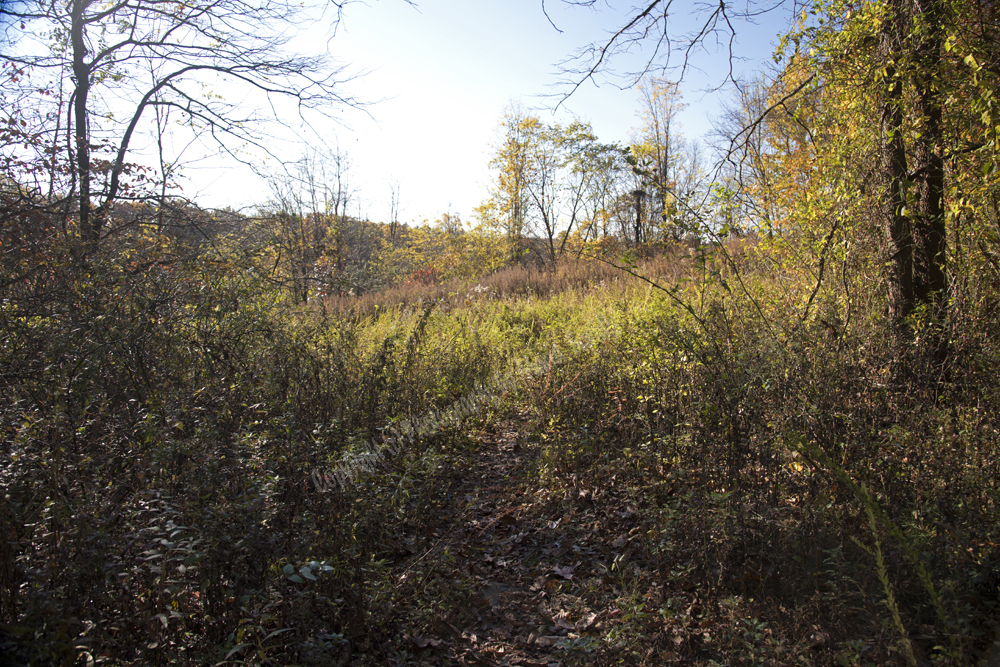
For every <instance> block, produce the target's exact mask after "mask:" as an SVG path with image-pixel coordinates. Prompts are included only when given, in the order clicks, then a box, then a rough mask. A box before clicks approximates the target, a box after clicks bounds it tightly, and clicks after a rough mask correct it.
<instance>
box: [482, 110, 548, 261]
mask: <svg viewBox="0 0 1000 667" xmlns="http://www.w3.org/2000/svg"><path fill="white" fill-rule="evenodd" d="M537 124H538V119H537V118H534V117H531V116H527V115H526V114H525V112H524V110H523V109H522V108H521V107H520V105H516V104H511V105H509V106H508V107H507V108H506V109H504V113H503V119H502V121H501V128H500V129H501V132H502V133H503V136H502V139H501V142H500V144H499V146H498V147H497V149H496V152H495V153H494V155H493V158H492V159H491V160H490V168H491V169H493V171H494V172H495V173H496V175H497V179H496V181H495V183H494V187H493V192H492V193H491V197H490V202H488V203H487V204H484V205H483V206H481V207H480V209H479V211H478V215H479V217H480V219H481V220H483V221H484V222H487V224H490V225H493V226H495V227H496V228H497V229H498V230H500V231H501V232H502V234H503V235H504V236H505V237H506V238H507V243H508V247H509V248H510V253H511V260H512V261H516V260H517V258H518V254H519V253H520V249H521V244H522V241H523V239H524V237H525V235H526V234H527V232H528V206H529V194H528V182H529V181H530V180H531V178H532V176H531V174H530V169H531V160H530V154H529V151H530V144H531V138H530V133H531V129H532V128H533V127H535V126H536V125H537Z"/></svg>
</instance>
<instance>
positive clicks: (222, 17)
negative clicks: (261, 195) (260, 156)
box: [0, 0, 356, 245]
mask: <svg viewBox="0 0 1000 667" xmlns="http://www.w3.org/2000/svg"><path fill="white" fill-rule="evenodd" d="M332 7H333V8H334V12H335V17H334V21H335V22H336V20H337V19H339V15H340V14H339V12H340V9H341V5H340V4H338V3H332ZM305 16H306V8H305V7H303V6H302V5H299V4H298V3H294V2H290V1H286V0H263V1H262V2H259V3H258V2H249V1H248V0H213V1H209V0H195V1H194V2H186V3H177V2H167V1H165V0H116V1H114V2H111V3H97V2H95V1H94V0H70V1H69V2H54V1H52V0H30V1H28V2H25V3H19V4H12V5H8V4H4V5H3V6H2V8H0V18H2V19H3V20H4V21H5V22H6V21H9V22H11V23H12V24H13V26H12V28H11V30H16V27H20V28H21V30H22V31H23V37H21V38H20V39H15V40H14V43H13V44H11V45H10V48H9V49H8V51H7V53H6V54H5V55H4V56H3V60H4V69H5V71H6V72H12V73H13V72H16V73H17V76H8V77H5V78H4V79H3V82H2V83H3V85H4V88H5V89H4V98H5V100H9V99H20V100H26V99H30V103H31V105H32V108H33V109H34V113H33V114H32V115H31V119H32V120H33V121H34V122H35V123H36V126H35V127H34V128H32V129H33V132H34V137H35V141H34V142H33V143H32V144H30V145H26V144H23V143H22V144H17V145H10V144H8V145H6V146H3V148H2V150H3V151H4V157H5V158H6V160H7V162H8V164H14V165H15V167H14V169H15V173H13V174H12V176H13V177H15V178H17V179H21V178H23V177H24V176H25V172H26V169H25V168H24V165H31V164H43V165H48V166H49V167H50V169H49V175H50V178H51V179H52V180H51V182H50V191H51V192H52V193H54V194H58V195H59V196H60V197H61V198H62V200H63V201H72V202H75V206H76V208H77V211H78V216H79V218H78V223H79V229H80V234H81V236H82V238H83V239H84V240H85V241H86V242H87V243H88V244H90V245H94V244H96V243H97V242H98V241H99V240H100V239H101V237H102V235H103V234H105V233H106V231H107V230H106V225H107V222H108V218H109V213H110V212H111V208H112V205H113V204H114V202H115V201H116V200H118V199H120V198H126V199H137V198H140V197H141V196H143V191H144V189H145V187H146V173H145V172H146V168H145V166H143V165H139V164H136V163H134V162H130V160H132V159H133V154H135V153H136V152H137V149H138V148H140V144H142V143H143V142H142V141H141V140H140V137H142V135H143V133H144V127H143V121H144V120H146V121H148V120H149V114H151V113H152V112H153V110H155V109H157V110H165V109H169V110H173V111H174V112H176V113H177V114H178V116H179V118H180V119H181V121H182V123H183V125H184V126H185V127H186V128H187V129H188V130H189V131H191V132H195V133H202V134H204V135H205V136H208V137H211V138H212V139H213V140H215V141H217V142H218V144H219V146H220V149H221V150H222V151H223V152H226V153H228V154H229V155H231V156H236V154H237V151H238V150H240V146H241V145H244V144H245V145H252V146H255V147H256V148H258V149H261V150H264V151H267V145H266V143H264V142H262V141H260V139H259V137H258V135H257V134H256V133H255V127H257V126H258V123H259V121H261V120H263V119H264V116H263V114H261V113H259V112H258V111H256V110H255V109H253V108H245V107H242V106H241V105H240V104H238V103H235V102H230V101H229V100H228V99H227V97H226V94H224V91H226V92H228V89H227V88H226V86H232V85H237V86H241V87H245V88H250V89H252V90H255V91H256V92H257V93H258V94H259V95H261V96H262V97H263V98H264V99H265V100H266V102H267V103H268V104H269V105H271V108H272V109H275V110H276V112H277V110H279V109H282V110H283V108H281V107H280V104H281V101H282V100H286V101H288V102H290V103H291V107H292V110H291V113H297V114H298V115H299V117H300V119H302V122H305V123H307V122H308V117H309V115H310V113H311V112H320V113H323V112H325V111H327V110H329V109H330V107H331V105H345V104H346V105H352V104H356V102H355V100H353V99H351V98H350V97H346V96H344V95H342V94H341V93H340V92H339V84H341V83H342V82H343V80H344V76H343V72H344V68H343V67H341V66H335V65H334V64H332V63H331V61H330V59H329V58H328V57H327V56H325V55H319V56H300V55H295V54H291V53H288V52H287V50H286V46H287V45H288V44H289V43H290V42H291V41H292V40H293V39H294V37H295V34H294V31H293V30H291V28H292V27H293V26H296V25H301V24H303V22H304V21H305ZM11 30H8V34H11ZM46 40H48V41H46ZM238 94H239V95H240V96H244V95H245V92H240V93H238ZM275 105H279V106H275ZM282 120H286V119H282ZM286 122H287V121H286ZM25 153H29V154H30V155H27V156H26V155H25Z"/></svg>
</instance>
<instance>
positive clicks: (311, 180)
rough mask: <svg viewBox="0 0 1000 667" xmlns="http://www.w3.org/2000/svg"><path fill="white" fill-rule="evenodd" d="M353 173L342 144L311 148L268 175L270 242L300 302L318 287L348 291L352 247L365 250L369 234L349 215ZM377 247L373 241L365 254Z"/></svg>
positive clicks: (352, 191) (327, 291)
mask: <svg viewBox="0 0 1000 667" xmlns="http://www.w3.org/2000/svg"><path fill="white" fill-rule="evenodd" d="M350 172H351V159H350V156H349V155H348V154H347V153H346V152H344V151H342V150H341V149H340V147H339V146H338V147H337V148H336V149H333V150H329V151H317V150H314V151H310V152H309V153H307V154H306V155H304V156H303V157H302V158H301V159H300V160H299V161H297V162H295V163H292V164H290V165H288V168H287V169H286V170H285V172H284V173H283V174H271V175H269V176H268V177H267V178H268V181H269V182H270V184H271V191H272V195H273V200H272V202H271V203H270V205H269V209H270V211H269V215H268V216H265V217H267V218H268V219H269V220H270V222H271V223H273V234H274V236H273V240H272V242H271V245H272V246H273V247H275V248H278V249H279V260H280V261H276V264H281V265H284V266H285V267H286V272H287V274H288V276H289V279H290V281H291V286H292V293H293V295H294V297H295V299H296V300H298V301H302V302H305V301H307V300H308V299H309V297H310V295H311V293H312V292H313V290H315V289H319V290H321V291H323V292H326V293H329V292H334V291H346V290H345V289H344V284H345V280H344V273H345V271H346V269H347V264H348V261H349V260H350V259H352V258H351V257H349V256H348V255H349V252H350V251H351V250H354V251H358V250H361V248H359V247H358V246H359V245H364V244H363V243H360V240H361V237H364V236H366V235H365V234H359V233H358V231H359V230H358V229H356V226H357V224H358V223H359V221H358V220H352V219H351V218H350V217H349V216H348V215H347V208H348V205H349V204H350V203H351V201H352V200H353V199H354V196H355V190H354V189H353V188H352V186H351V176H350ZM374 252H375V248H374V246H373V247H370V248H367V250H366V251H365V252H363V254H364V255H366V256H368V255H372V254H373V253H374ZM282 256H283V259H281V258H282ZM354 259H360V258H358V257H355V258H354Z"/></svg>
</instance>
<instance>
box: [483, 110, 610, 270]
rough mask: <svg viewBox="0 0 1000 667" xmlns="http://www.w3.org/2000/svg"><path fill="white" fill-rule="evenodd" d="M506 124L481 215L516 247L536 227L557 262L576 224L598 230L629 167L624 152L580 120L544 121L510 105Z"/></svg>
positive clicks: (505, 120) (506, 115)
mask: <svg viewBox="0 0 1000 667" xmlns="http://www.w3.org/2000/svg"><path fill="white" fill-rule="evenodd" d="M503 127H504V128H505V135H504V140H503V142H502V143H501V144H500V145H499V146H498V148H497V149H496V153H495V154H494V156H493V158H492V160H491V161H490V166H491V167H492V169H493V171H494V174H495V181H494V187H493V192H492V195H491V197H490V200H489V201H487V202H485V203H484V204H483V205H482V206H480V208H479V209H478V212H477V214H478V217H479V218H480V220H481V221H489V224H491V225H492V226H494V227H495V228H497V229H501V230H503V231H504V233H505V234H506V235H507V237H508V238H509V239H510V243H511V247H512V248H517V247H519V245H520V243H521V241H522V240H523V238H524V237H525V236H528V235H530V234H531V233H532V232H534V233H537V234H539V235H540V236H541V237H542V239H543V241H544V242H545V254H546V255H547V256H548V261H552V262H554V261H555V260H556V258H557V257H558V256H559V255H560V254H562V253H563V252H565V250H566V246H567V243H568V241H569V238H570V234H571V233H572V232H573V230H574V229H575V228H577V227H578V226H579V225H583V226H584V227H586V230H587V231H586V234H592V233H594V230H595V229H596V228H595V225H596V224H597V222H598V219H599V218H600V216H601V215H602V211H604V209H605V207H606V206H607V202H608V201H609V200H610V199H612V198H613V197H612V196H611V194H610V192H611V190H612V189H613V188H614V187H615V185H616V183H617V181H618V178H619V176H621V174H623V173H625V172H624V171H623V169H622V167H623V166H624V162H623V161H622V160H621V159H620V156H621V153H622V151H621V149H620V148H618V147H617V146H613V145H608V144H602V143H600V142H599V141H598V139H597V137H596V136H595V135H594V133H593V130H592V129H591V126H590V124H589V123H584V122H581V121H573V122H572V123H570V124H569V125H566V126H563V125H560V124H559V123H554V124H551V125H546V124H544V123H542V122H541V120H539V118H538V117H537V116H533V115H527V114H525V113H524V112H523V111H522V110H520V109H515V110H513V111H512V110H511V109H508V110H506V111H505V112H504V121H503ZM606 232H607V230H606V225H605V233H606ZM514 257H516V255H512V258H514Z"/></svg>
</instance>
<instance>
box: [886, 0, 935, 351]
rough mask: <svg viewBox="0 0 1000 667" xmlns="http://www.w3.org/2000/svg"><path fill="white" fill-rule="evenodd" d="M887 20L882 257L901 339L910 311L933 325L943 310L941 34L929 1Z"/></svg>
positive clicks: (898, 1)
mask: <svg viewBox="0 0 1000 667" xmlns="http://www.w3.org/2000/svg"><path fill="white" fill-rule="evenodd" d="M890 12H891V16H890V17H889V19H888V20H887V21H886V22H885V23H884V24H883V27H882V34H881V49H880V50H881V52H882V57H883V59H884V61H885V63H886V66H885V78H884V79H883V83H884V84H885V86H886V88H885V90H886V91H887V92H886V98H885V101H884V102H883V104H882V114H881V151H880V152H881V156H880V158H881V159H880V165H879V167H880V169H881V171H882V175H883V182H884V183H885V189H884V193H883V197H884V199H883V202H882V207H881V217H882V225H883V228H884V230H885V236H886V245H887V250H888V255H889V311H890V317H891V318H892V320H893V322H894V325H895V326H896V328H897V331H898V332H899V333H903V334H904V335H905V320H906V318H907V317H908V316H910V315H912V314H913V312H914V311H915V310H916V309H917V307H918V306H920V305H926V306H933V307H934V310H933V311H932V314H933V315H934V316H936V317H940V316H942V315H943V310H942V309H943V308H944V305H945V302H944V299H943V298H942V297H943V295H944V292H945V289H946V287H947V285H946V278H945V272H944V260H945V251H946V240H947V239H946V229H945V215H944V159H943V156H942V150H943V127H942V108H941V100H940V94H939V92H938V90H937V85H936V83H935V77H936V76H937V75H938V73H939V69H940V65H941V49H942V47H943V39H942V35H943V31H942V30H943V29H942V26H941V16H940V5H939V4H938V1H937V0H893V2H892V3H891V5H890ZM904 84H906V85H905V86H904ZM910 87H912V90H913V99H914V100H915V101H914V103H913V108H912V111H913V118H914V121H915V122H914V125H915V128H914V129H915V131H914V130H910V132H912V133H913V136H914V137H915V138H914V139H913V140H912V141H911V146H910V150H909V152H908V151H907V146H906V138H905V135H904V132H905V131H906V130H907V128H905V127H904V122H903V121H904V115H903V111H904V104H905V103H906V97H907V96H906V95H905V93H906V90H907V88H910ZM908 154H909V157H910V160H909V162H910V166H911V167H912V171H910V170H908V168H907V163H908V159H907V155H908Z"/></svg>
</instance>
